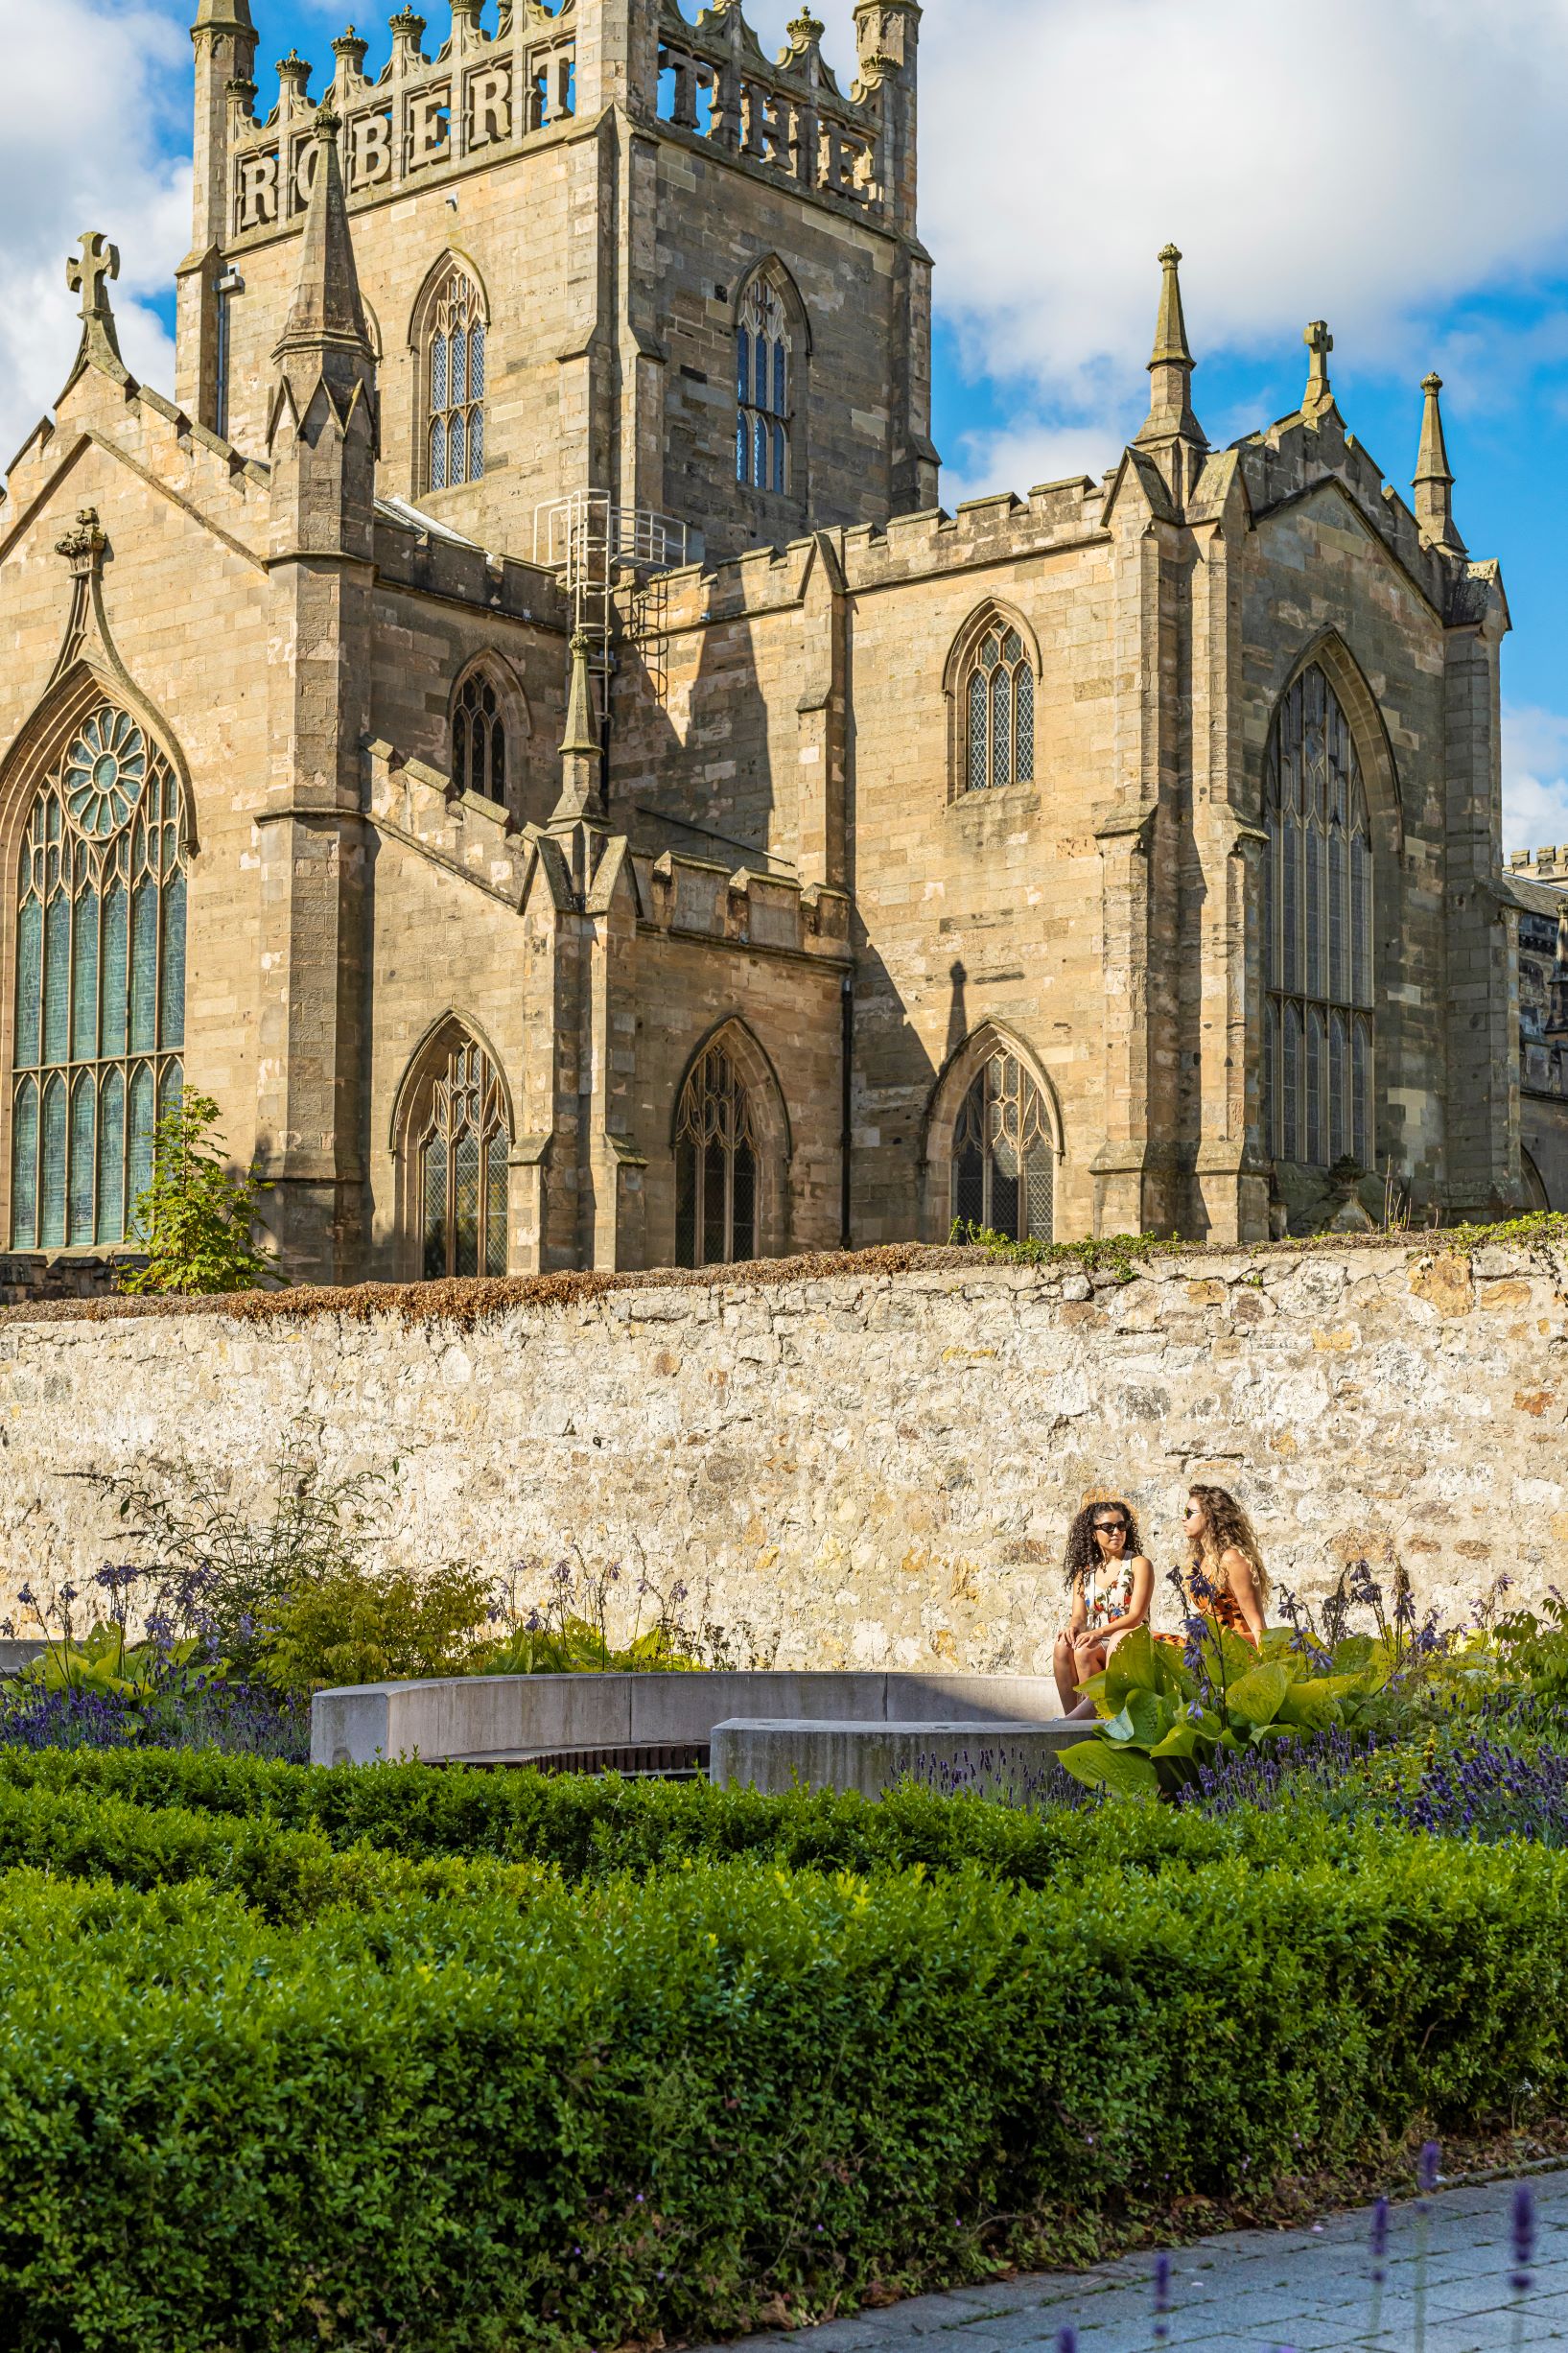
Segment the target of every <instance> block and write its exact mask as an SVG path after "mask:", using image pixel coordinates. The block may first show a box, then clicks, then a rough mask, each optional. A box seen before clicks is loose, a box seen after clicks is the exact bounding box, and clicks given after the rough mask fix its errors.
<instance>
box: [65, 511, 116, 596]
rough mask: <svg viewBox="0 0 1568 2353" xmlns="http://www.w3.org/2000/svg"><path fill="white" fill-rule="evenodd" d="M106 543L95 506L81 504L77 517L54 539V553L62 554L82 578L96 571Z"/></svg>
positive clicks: (101, 559) (74, 571)
mask: <svg viewBox="0 0 1568 2353" xmlns="http://www.w3.org/2000/svg"><path fill="white" fill-rule="evenodd" d="M107 545H108V541H107V539H106V538H105V532H104V526H103V524H102V523H101V522H100V521H99V519H98V509H97V507H96V506H82V507H79V508H78V510H77V519H76V521H75V522H74V523H73V524H72V526H71V528H70V529H69V530H68V531H67V532H66V533H65V535H64V537H63V538H62V539H57V540H56V542H55V553H56V554H57V555H63V556H64V557H65V559H66V561H67V563H68V564H69V565H70V567H71V570H72V571H73V573H75V574H76V576H77V577H78V578H79V579H82V578H85V577H87V576H90V575H91V574H93V573H95V572H97V571H98V569H99V567H100V565H101V564H102V562H103V558H104V550H105V548H106V547H107Z"/></svg>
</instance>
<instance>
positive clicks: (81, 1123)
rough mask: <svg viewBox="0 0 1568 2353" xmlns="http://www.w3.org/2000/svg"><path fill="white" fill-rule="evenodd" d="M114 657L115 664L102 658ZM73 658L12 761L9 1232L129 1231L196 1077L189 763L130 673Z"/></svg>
mask: <svg viewBox="0 0 1568 2353" xmlns="http://www.w3.org/2000/svg"><path fill="white" fill-rule="evenodd" d="M105 667H106V666H105ZM105 667H101V666H100V665H98V664H97V663H96V662H92V661H89V660H86V659H84V658H82V657H76V658H73V659H71V660H69V661H68V662H67V663H66V665H65V667H64V668H63V669H62V670H61V671H60V673H59V676H58V677H57V679H56V680H55V681H54V683H53V684H52V686H51V687H50V689H49V690H48V692H47V693H46V694H45V695H44V696H43V698H42V699H41V701H40V703H39V704H38V706H37V708H36V709H35V712H34V714H33V716H32V718H30V719H29V721H28V723H27V725H26V727H25V728H24V729H23V730H22V732H21V734H20V735H19V736H18V738H17V740H16V741H15V742H14V743H13V744H12V747H11V749H10V751H9V752H8V754H7V756H6V758H5V760H4V762H3V763H0V1246H7V1247H11V1248H14V1249H22V1250H56V1249H78V1248H103V1247H108V1246H113V1245H115V1244H118V1243H120V1242H123V1241H125V1240H127V1239H128V1238H132V1237H133V1235H134V1212H135V1208H136V1202H137V1199H138V1197H139V1195H140V1193H141V1191H142V1189H143V1188H144V1186H145V1184H146V1183H147V1181H148V1179H149V1177H150V1175H151V1169H152V1138H153V1130H154V1127H155V1124H156V1121H157V1119H158V1118H159V1117H160V1116H161V1115H162V1114H163V1113H164V1112H165V1111H167V1110H168V1109H169V1108H170V1106H171V1105H172V1104H173V1103H174V1102H175V1101H176V1100H177V1099H178V1095H179V1093H180V1091H181V1088H182V1087H183V1083H184V1077H183V1073H184V1047H185V979H186V954H185V942H186V869H187V865H188V861H189V857H190V853H191V850H192V847H193V843H192V828H191V823H190V808H191V799H190V793H189V788H188V774H187V771H186V769H185V764H184V762H183V760H182V759H181V758H180V756H179V753H178V749H177V744H176V740H175V738H174V736H173V734H172V733H171V732H170V731H169V730H168V729H167V728H166V727H165V726H164V725H163V723H162V721H161V719H160V718H156V717H155V715H154V714H153V713H152V708H151V706H150V705H149V704H148V703H147V701H146V698H145V697H144V696H142V695H140V694H138V693H137V692H136V690H135V688H134V687H133V686H132V685H131V684H130V682H129V680H128V679H125V678H124V677H123V676H122V675H120V674H118V665H117V664H116V665H115V666H114V667H115V672H116V674H114V675H112V676H106V675H105Z"/></svg>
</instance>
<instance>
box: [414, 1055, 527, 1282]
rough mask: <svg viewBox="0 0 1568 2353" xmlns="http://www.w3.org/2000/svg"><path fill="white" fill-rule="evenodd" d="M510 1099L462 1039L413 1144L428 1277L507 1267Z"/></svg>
mask: <svg viewBox="0 0 1568 2353" xmlns="http://www.w3.org/2000/svg"><path fill="white" fill-rule="evenodd" d="M507 1142H508V1136H507V1124H506V1105H505V1099H504V1097H503V1094H502V1089H501V1081H500V1079H499V1078H498V1077H497V1075H496V1072H495V1069H494V1066H493V1065H492V1063H491V1061H490V1059H489V1056H488V1055H487V1054H485V1053H483V1052H482V1051H481V1050H480V1047H477V1046H476V1045H475V1044H474V1043H473V1041H472V1040H471V1039H467V1038H463V1039H459V1040H458V1041H457V1042H456V1044H455V1045H454V1047H452V1050H451V1052H450V1053H449V1054H448V1056H447V1060H446V1066H445V1068H444V1069H443V1070H442V1071H440V1072H439V1074H438V1076H437V1077H436V1080H435V1084H434V1086H433V1089H432V1091H431V1099H430V1110H429V1113H428V1115H427V1117H426V1119H425V1122H424V1125H423V1127H422V1129H421V1130H420V1132H419V1135H418V1138H417V1141H416V1142H415V1146H414V1152H415V1166H416V1170H417V1181H418V1188H419V1190H418V1201H419V1213H420V1218H421V1223H422V1227H423V1234H424V1261H423V1263H424V1270H425V1280H426V1282H438V1281H439V1280H440V1279H441V1277H442V1276H445V1275H503V1274H504V1273H505V1272H506V1151H507Z"/></svg>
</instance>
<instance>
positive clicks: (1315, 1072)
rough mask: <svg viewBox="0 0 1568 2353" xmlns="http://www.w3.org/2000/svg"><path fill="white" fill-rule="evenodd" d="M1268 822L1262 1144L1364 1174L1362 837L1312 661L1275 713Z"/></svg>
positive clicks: (1340, 717)
mask: <svg viewBox="0 0 1568 2353" xmlns="http://www.w3.org/2000/svg"><path fill="white" fill-rule="evenodd" d="M1263 818H1264V825H1265V828H1266V830H1267V833H1268V837H1269V840H1268V850H1267V854H1266V857H1265V860H1264V870H1263V965H1264V982H1265V991H1266V994H1265V999H1264V1008H1263V1137H1264V1142H1265V1146H1266V1148H1267V1149H1268V1151H1269V1152H1270V1153H1271V1154H1272V1155H1273V1156H1274V1157H1275V1159H1276V1160H1285V1161H1296V1162H1299V1163H1301V1164H1303V1165H1306V1166H1308V1167H1316V1168H1331V1167H1332V1166H1333V1165H1334V1164H1335V1162H1336V1161H1340V1160H1344V1159H1346V1158H1349V1159H1352V1160H1354V1161H1355V1162H1356V1163H1357V1165H1359V1166H1360V1167H1362V1168H1369V1167H1370V1165H1371V1163H1372V1158H1373V1156H1374V1154H1375V1151H1376V1141H1375V1131H1374V1123H1373V1118H1372V1045H1373V1018H1372V1013H1373V1008H1372V845H1371V831H1370V827H1369V823H1368V816H1367V795H1366V791H1365V788H1364V787H1363V784H1362V777H1361V766H1360V763H1359V761H1358V760H1357V758H1356V747H1355V743H1354V741H1353V740H1352V738H1351V734H1350V728H1349V724H1348V722H1347V720H1346V717H1345V714H1344V712H1343V711H1342V710H1341V708H1340V704H1339V698H1338V697H1337V695H1336V694H1335V693H1334V690H1333V688H1332V687H1331V686H1330V685H1329V683H1328V680H1327V678H1326V677H1325V676H1324V674H1323V672H1322V671H1321V670H1320V669H1319V668H1318V667H1317V665H1316V664H1314V665H1313V666H1312V667H1311V668H1310V669H1308V670H1305V671H1302V673H1301V675H1300V676H1299V678H1298V679H1297V680H1296V682H1295V684H1294V685H1293V686H1292V687H1291V688H1290V690H1289V692H1288V693H1287V694H1286V695H1285V698H1284V701H1283V702H1282V703H1281V704H1280V707H1279V709H1278V711H1277V712H1276V714H1275V722H1274V727H1273V730H1272V732H1271V734H1270V737H1269V750H1268V757H1267V761H1266V764H1265V767H1264V778H1263Z"/></svg>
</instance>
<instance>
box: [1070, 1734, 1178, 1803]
mask: <svg viewBox="0 0 1568 2353" xmlns="http://www.w3.org/2000/svg"><path fill="white" fill-rule="evenodd" d="M1056 1761H1057V1763H1058V1764H1059V1765H1061V1766H1063V1767H1064V1768H1065V1770H1066V1771H1067V1772H1068V1773H1070V1774H1071V1775H1072V1777H1073V1779H1074V1780H1075V1781H1082V1782H1083V1783H1084V1784H1085V1786H1086V1787H1087V1788H1089V1789H1108V1790H1110V1791H1111V1793H1112V1796H1113V1797H1117V1798H1135V1799H1140V1800H1149V1799H1153V1798H1158V1795H1159V1776H1158V1774H1157V1773H1156V1771H1155V1769H1154V1767H1153V1765H1151V1764H1150V1762H1149V1760H1148V1758H1147V1757H1146V1756H1140V1755H1139V1754H1138V1753H1137V1752H1136V1750H1135V1749H1113V1748H1112V1747H1111V1745H1110V1743H1109V1742H1108V1741H1104V1740H1080V1741H1079V1742H1077V1743H1076V1745H1075V1746H1074V1747H1072V1748H1070V1749H1060V1750H1058V1752H1057V1759H1056Z"/></svg>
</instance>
